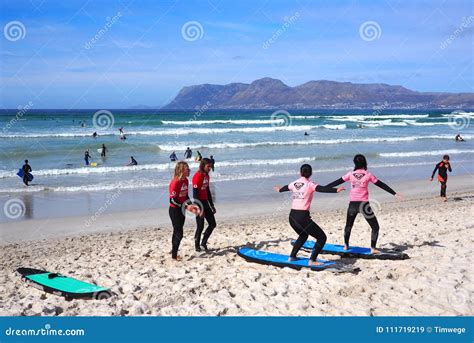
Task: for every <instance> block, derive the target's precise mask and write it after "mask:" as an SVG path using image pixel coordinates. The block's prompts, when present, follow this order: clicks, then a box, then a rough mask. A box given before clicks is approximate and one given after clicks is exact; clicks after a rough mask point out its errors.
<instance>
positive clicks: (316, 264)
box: [308, 260, 324, 267]
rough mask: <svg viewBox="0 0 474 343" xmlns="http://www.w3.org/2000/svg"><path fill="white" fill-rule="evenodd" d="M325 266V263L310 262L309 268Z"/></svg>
mask: <svg viewBox="0 0 474 343" xmlns="http://www.w3.org/2000/svg"><path fill="white" fill-rule="evenodd" d="M323 264H324V263H323V262H318V261H311V260H309V261H308V266H312V267H315V266H322V265H323Z"/></svg>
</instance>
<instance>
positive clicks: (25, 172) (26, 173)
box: [21, 160, 32, 186]
mask: <svg viewBox="0 0 474 343" xmlns="http://www.w3.org/2000/svg"><path fill="white" fill-rule="evenodd" d="M21 170H22V171H23V183H24V184H25V185H27V186H28V182H29V181H30V180H29V174H30V173H31V171H32V169H31V166H30V165H29V164H28V160H25V164H24V165H23V167H21Z"/></svg>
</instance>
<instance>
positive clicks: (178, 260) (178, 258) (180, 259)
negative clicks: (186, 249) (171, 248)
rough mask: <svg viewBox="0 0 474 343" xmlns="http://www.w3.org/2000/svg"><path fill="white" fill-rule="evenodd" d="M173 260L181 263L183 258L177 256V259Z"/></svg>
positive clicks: (173, 258)
mask: <svg viewBox="0 0 474 343" xmlns="http://www.w3.org/2000/svg"><path fill="white" fill-rule="evenodd" d="M172 260H173V261H176V262H181V261H182V260H183V258H182V257H181V256H176V257H172Z"/></svg>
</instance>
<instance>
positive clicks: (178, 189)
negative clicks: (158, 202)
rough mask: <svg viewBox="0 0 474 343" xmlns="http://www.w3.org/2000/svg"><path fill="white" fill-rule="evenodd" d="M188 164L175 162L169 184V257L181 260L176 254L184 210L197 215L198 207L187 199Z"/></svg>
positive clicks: (182, 225)
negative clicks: (171, 229)
mask: <svg viewBox="0 0 474 343" xmlns="http://www.w3.org/2000/svg"><path fill="white" fill-rule="evenodd" d="M188 177H189V165H188V164H187V163H186V162H183V161H180V162H178V163H176V166H175V168H174V174H173V178H172V179H171V181H170V184H169V187H168V189H169V197H170V207H169V216H170V219H171V224H172V226H173V236H172V238H171V258H172V259H173V260H176V261H181V260H182V259H181V257H180V256H178V249H179V245H180V243H181V240H182V239H183V227H184V222H185V220H186V216H185V211H189V212H191V213H193V214H195V215H199V207H198V206H196V205H194V204H193V203H192V202H191V201H190V200H189V194H188V185H189V181H188Z"/></svg>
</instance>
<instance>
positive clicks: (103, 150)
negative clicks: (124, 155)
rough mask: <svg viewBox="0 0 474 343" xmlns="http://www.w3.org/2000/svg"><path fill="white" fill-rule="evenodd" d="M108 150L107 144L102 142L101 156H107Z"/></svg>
mask: <svg viewBox="0 0 474 343" xmlns="http://www.w3.org/2000/svg"><path fill="white" fill-rule="evenodd" d="M106 152H107V148H106V147H105V144H102V150H101V152H100V157H105V154H106Z"/></svg>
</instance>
